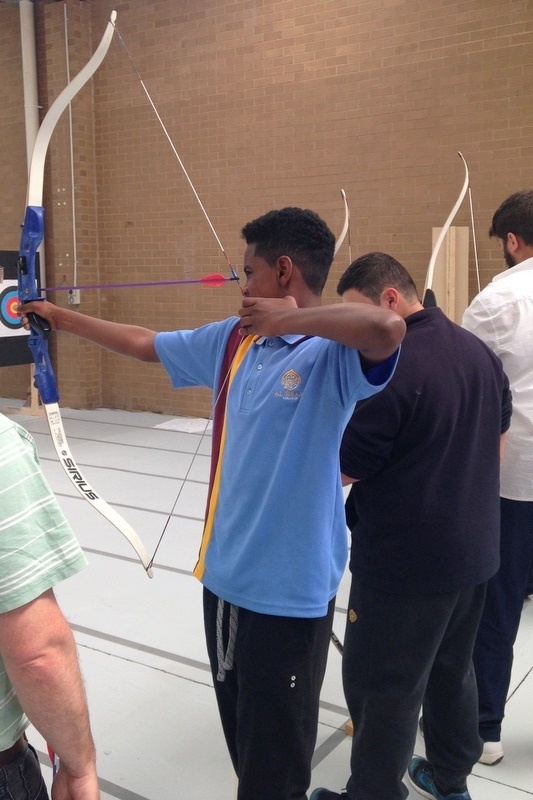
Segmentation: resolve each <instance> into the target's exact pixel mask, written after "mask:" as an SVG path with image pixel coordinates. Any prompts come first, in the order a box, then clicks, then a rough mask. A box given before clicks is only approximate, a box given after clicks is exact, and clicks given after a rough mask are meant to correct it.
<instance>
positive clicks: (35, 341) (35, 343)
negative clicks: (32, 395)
mask: <svg viewBox="0 0 533 800" xmlns="http://www.w3.org/2000/svg"><path fill="white" fill-rule="evenodd" d="M28 346H29V348H30V350H31V352H32V355H33V360H34V361H35V372H34V374H33V384H34V386H35V388H36V389H37V390H38V392H39V395H40V397H41V400H42V402H43V403H44V404H45V405H48V404H49V403H57V402H58V401H59V393H58V391H57V385H56V379H55V375H54V370H53V368H52V362H51V361H50V356H49V355H48V347H47V344H46V340H45V339H42V338H41V337H40V336H29V337H28Z"/></svg>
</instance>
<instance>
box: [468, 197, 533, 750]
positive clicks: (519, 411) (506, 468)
mask: <svg viewBox="0 0 533 800" xmlns="http://www.w3.org/2000/svg"><path fill="white" fill-rule="evenodd" d="M489 236H492V237H496V238H497V239H498V241H499V243H500V245H501V247H502V250H503V255H504V258H505V262H506V264H507V267H508V269H507V270H506V271H505V272H501V273H500V274H499V275H497V276H496V277H495V278H494V279H493V281H492V282H491V283H490V284H489V285H488V286H487V287H486V288H485V289H483V291H482V292H480V294H478V295H477V297H475V298H474V300H473V301H472V303H471V304H470V307H469V308H467V310H466V311H465V314H464V317H463V326H464V327H465V328H467V329H468V330H469V331H471V332H472V333H475V334H476V335H477V336H479V338H480V339H482V340H483V341H484V342H485V343H486V344H487V345H488V346H489V347H490V348H491V349H492V350H493V351H494V353H496V355H497V356H499V358H500V359H501V361H502V363H503V368H504V370H505V372H506V373H507V376H508V378H509V382H510V385H511V390H512V393H513V416H512V418H511V427H510V429H509V433H508V437H507V443H506V446H505V453H504V456H503V461H502V468H501V484H500V496H501V501H500V502H501V545H500V558H501V563H500V569H499V571H498V573H497V574H496V575H495V576H494V577H493V578H492V579H491V580H490V581H489V583H488V591H487V599H486V603H485V609H484V612H483V616H482V619H481V624H480V627H479V632H478V636H477V641H476V646H475V650H474V665H475V669H476V678H477V682H478V691H479V725H480V728H479V733H480V736H481V738H482V739H483V741H484V742H485V746H484V748H483V754H482V756H481V758H480V762H481V763H483V764H498V763H499V762H500V761H501V760H502V758H503V747H502V743H501V724H502V720H503V717H504V712H505V701H506V698H507V693H508V690H509V684H510V680H511V667H512V663H513V645H514V641H515V639H516V634H517V632H518V627H519V624H520V615H521V611H522V606H523V602H524V597H525V596H526V594H527V587H528V578H529V574H530V570H531V567H532V565H533V190H531V189H529V190H526V191H521V192H517V193H515V194H513V195H511V196H510V197H508V198H507V200H505V201H504V202H503V203H502V204H501V206H500V207H499V208H498V210H497V211H496V212H495V214H494V216H493V218H492V225H491V228H490V231H489Z"/></svg>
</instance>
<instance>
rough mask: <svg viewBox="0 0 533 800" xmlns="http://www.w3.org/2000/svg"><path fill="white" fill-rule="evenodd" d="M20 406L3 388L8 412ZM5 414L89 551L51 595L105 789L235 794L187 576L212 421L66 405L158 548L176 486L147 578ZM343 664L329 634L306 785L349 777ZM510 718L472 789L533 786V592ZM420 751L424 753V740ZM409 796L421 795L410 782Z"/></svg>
mask: <svg viewBox="0 0 533 800" xmlns="http://www.w3.org/2000/svg"><path fill="white" fill-rule="evenodd" d="M19 405H20V403H18V402H17V401H11V400H8V399H4V400H0V408H2V409H4V413H5V408H6V407H11V408H13V407H16V406H19ZM9 416H12V417H13V419H15V420H17V421H18V422H19V423H20V424H22V425H24V426H25V427H26V428H27V429H28V430H30V431H31V432H32V434H33V436H34V438H35V440H36V443H37V447H38V450H39V453H40V456H41V462H42V466H43V469H44V472H45V474H46V476H47V478H48V480H49V482H50V484H51V486H52V488H53V490H54V491H55V492H56V494H57V496H58V498H59V500H60V503H61V505H62V507H63V509H64V511H65V513H66V515H67V517H68V519H69V520H70V522H71V524H72V527H73V528H74V531H75V533H76V535H77V536H78V538H79V540H80V542H81V544H82V546H83V548H84V550H85V552H86V554H87V558H88V560H89V562H90V564H89V567H88V568H87V569H86V570H84V571H83V572H82V573H81V574H80V575H78V576H75V577H73V578H71V579H70V580H68V581H66V582H65V583H64V584H62V585H61V586H60V587H59V588H58V590H57V595H58V598H59V601H60V604H61V606H62V608H63V610H64V611H65V613H66V615H67V617H68V619H69V620H70V622H71V624H72V627H73V629H74V631H75V636H76V640H77V642H78V646H79V653H80V660H81V664H82V669H83V673H84V676H85V681H86V686H87V694H88V698H89V705H90V710H91V718H92V726H93V732H94V736H95V740H96V745H97V749H98V770H99V775H100V779H101V788H102V796H103V798H104V800H108V799H110V798H121V800H180V799H181V798H183V799H184V800H185V798H193V797H194V798H213V800H232V799H233V798H234V797H235V779H234V776H233V771H232V767H231V764H230V761H229V758H228V756H227V753H226V748H225V744H224V741H223V737H222V733H221V728H220V723H219V719H218V714H217V710H216V706H215V699H214V695H213V691H212V683H211V677H210V673H209V669H208V665H207V655H206V650H205V645H204V638H203V625H202V614H201V587H200V584H199V583H198V582H197V581H196V580H195V579H194V578H193V577H192V575H191V570H192V568H193V566H194V564H195V561H196V555H197V551H198V546H199V542H200V535H201V530H202V518H203V511H204V504H205V497H206V490H207V478H208V470H209V452H210V436H209V434H208V435H206V436H203V437H202V436H201V435H200V434H197V433H190V432H183V431H179V430H175V429H174V428H175V427H176V421H175V419H174V418H171V417H165V416H162V415H157V414H148V413H130V412H123V411H110V410H105V409H103V410H96V411H74V410H70V409H65V410H64V412H63V418H64V424H65V428H66V432H67V435H68V439H69V442H70V446H71V449H72V452H73V454H74V456H75V458H76V460H77V462H78V464H79V466H80V467H81V468H82V470H83V472H84V474H85V475H86V477H87V478H88V479H89V481H90V483H92V484H93V486H94V488H95V489H96V490H97V491H99V492H100V493H101V494H102V495H103V497H104V498H105V499H106V500H107V501H108V502H110V503H112V504H113V506H115V507H116V508H117V510H118V511H119V512H120V513H121V514H123V515H124V516H125V517H126V518H127V519H128V521H129V522H131V524H132V525H133V527H134V528H135V530H136V531H137V532H138V533H139V534H140V536H141V538H142V539H143V541H144V543H145V545H146V549H147V550H148V552H149V553H150V554H151V553H152V552H153V551H154V549H155V546H156V544H157V541H158V538H159V536H160V533H161V531H162V529H163V527H164V525H165V523H166V522H167V519H168V515H169V514H170V512H171V509H172V507H173V504H174V501H175V499H176V497H177V495H178V493H179V492H180V494H179V500H178V502H177V504H176V507H175V508H174V510H173V512H172V516H171V518H170V521H169V524H168V527H167V530H166V534H165V537H164V539H163V542H162V544H161V547H160V548H159V551H158V554H157V557H156V560H155V569H154V579H153V580H151V581H150V580H149V579H148V578H147V576H146V575H145V573H144V571H143V569H142V567H141V565H140V563H139V562H138V561H137V560H136V557H135V553H134V552H133V550H132V549H131V547H130V545H129V544H128V543H127V542H126V540H125V539H123V538H122V536H121V535H120V534H119V533H118V532H117V531H116V530H115V529H114V528H113V527H112V526H110V525H109V523H107V522H106V521H105V520H104V519H103V517H101V516H100V515H99V514H98V513H97V512H96V511H94V510H93V509H91V508H90V507H89V504H88V503H86V502H84V501H83V500H82V499H81V497H79V495H77V494H76V493H75V490H74V489H73V487H72V486H71V484H70V483H69V481H68V480H67V478H66V476H65V474H64V473H63V471H62V469H61V467H60V466H59V464H58V462H57V458H56V455H55V452H54V450H53V447H52V443H51V440H50V436H49V434H48V429H47V425H46V422H45V420H44V418H40V417H32V416H27V415H23V414H21V413H11V412H10V413H9ZM161 425H163V426H165V425H168V426H170V429H167V428H166V427H161ZM196 451H198V453H197V455H195V453H196ZM180 490H181V491H180ZM348 584H349V581H348V576H347V575H345V577H344V580H343V582H342V585H341V588H340V591H339V595H338V599H337V604H338V605H337V611H336V618H335V631H336V632H337V634H338V635H339V637H340V638H341V639H342V637H343V633H344V619H345V614H346V603H347V597H348ZM340 666H341V658H340V655H339V653H338V652H337V651H336V650H335V649H334V648H333V647H332V648H331V653H330V658H329V664H328V670H327V675H326V680H325V683H324V688H323V692H322V702H321V713H320V725H319V733H318V741H317V748H316V752H315V757H314V769H313V781H312V787H315V786H327V787H328V788H331V789H334V790H336V791H340V790H341V789H342V787H343V786H344V781H345V780H346V777H347V769H348V763H349V752H350V738H349V737H347V736H346V735H345V733H344V723H345V722H346V720H347V718H348V712H347V710H346V705H345V702H344V698H343V694H342V688H341V680H340ZM504 724H505V728H504V746H505V758H504V760H503V761H502V762H501V763H500V764H499V765H497V766H495V767H484V766H481V765H479V766H477V767H476V768H475V770H474V774H473V775H472V776H471V778H470V781H469V788H470V793H471V795H472V798H473V800H526V798H527V797H533V601H529V602H526V604H525V607H524V613H523V617H522V624H521V628H520V633H519V639H518V642H517V646H516V653H515V664H514V672H513V681H512V687H511V693H510V697H509V700H508V706H507V715H506V719H505V723H504ZM31 739H32V741H33V742H34V744H35V745H36V747H37V749H38V750H39V752H40V753H41V754H42V761H43V763H44V764H46V766H45V768H44V769H45V773H46V775H47V776H48V777H49V776H50V769H49V767H48V766H47V757H46V756H45V745H44V742H43V741H42V739H41V738H40V736H39V735H38V734H37V733H36V732H35V731H33V732H31ZM417 752H418V753H419V754H423V753H424V748H423V741H421V740H420V741H417ZM409 798H413V799H414V798H420V795H418V794H416V793H415V792H414V791H413V790H411V793H410V794H409Z"/></svg>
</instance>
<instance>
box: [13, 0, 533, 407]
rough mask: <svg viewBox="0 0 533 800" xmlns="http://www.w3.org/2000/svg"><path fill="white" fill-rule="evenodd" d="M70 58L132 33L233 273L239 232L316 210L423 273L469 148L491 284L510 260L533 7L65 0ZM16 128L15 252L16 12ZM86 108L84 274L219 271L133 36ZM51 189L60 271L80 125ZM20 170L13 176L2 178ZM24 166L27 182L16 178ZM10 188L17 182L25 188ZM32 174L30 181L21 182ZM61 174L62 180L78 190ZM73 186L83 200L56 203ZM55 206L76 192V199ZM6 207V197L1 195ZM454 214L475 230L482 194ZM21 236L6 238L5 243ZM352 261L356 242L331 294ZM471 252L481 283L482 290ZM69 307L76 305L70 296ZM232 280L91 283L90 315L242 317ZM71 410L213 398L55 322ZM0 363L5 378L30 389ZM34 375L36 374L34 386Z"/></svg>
mask: <svg viewBox="0 0 533 800" xmlns="http://www.w3.org/2000/svg"><path fill="white" fill-rule="evenodd" d="M63 5H64V4H63V3H55V2H54V3H47V2H42V1H41V2H37V19H38V30H39V36H38V45H39V58H40V61H39V64H40V70H41V84H42V85H41V87H40V89H41V98H42V99H41V102H42V104H43V106H45V107H46V106H47V105H48V104H49V102H50V101H51V99H53V97H54V96H55V94H57V92H58V91H59V90H60V88H61V86H62V85H63V83H64V80H65V77H64V74H65V45H64V21H63V13H64V12H63ZM66 6H67V10H68V16H69V53H70V58H71V70H72V72H73V73H74V72H75V71H76V70H75V66H76V67H77V66H79V65H80V64H82V63H83V61H84V60H85V59H86V58H87V55H88V52H89V50H90V48H91V47H94V46H95V45H96V43H97V41H98V40H99V38H100V36H101V34H102V32H103V29H104V27H105V22H106V18H107V15H108V14H109V12H110V10H111V9H112V8H113V7H114V8H116V10H117V11H118V26H119V28H120V31H121V33H122V34H123V36H124V39H125V41H126V44H127V47H128V49H129V51H130V53H131V54H132V56H133V58H134V60H135V62H136V65H137V67H138V69H139V71H140V73H141V76H142V78H143V80H144V82H145V84H146V86H147V88H148V90H149V91H150V93H151V94H152V97H153V100H154V102H155V103H156V105H157V108H158V111H159V113H160V114H161V117H162V118H163V120H164V122H165V124H166V126H167V128H168V131H169V133H170V135H171V136H172V138H173V139H174V142H175V145H176V147H177V149H178V152H179V153H180V155H181V157H182V159H183V161H184V163H185V165H186V167H187V169H188V171H189V174H190V176H191V178H192V180H193V182H194V184H195V186H196V188H197V190H198V193H199V195H200V197H201V199H202V201H203V203H204V205H205V207H206V209H207V210H208V213H209V214H210V216H211V219H212V221H213V224H214V226H215V228H216V230H217V232H218V234H219V236H220V239H221V241H222V243H223V245H224V247H225V249H226V251H227V253H228V255H229V257H230V258H231V260H232V262H233V264H234V265H235V266H236V267H237V268H238V267H239V266H240V261H241V257H242V249H243V248H242V242H241V240H240V238H239V231H240V228H241V227H242V225H243V224H244V223H245V222H246V221H248V220H249V219H252V218H254V217H255V216H257V215H259V214H261V213H263V212H264V211H267V210H269V209H270V208H273V207H281V206H284V205H301V206H307V207H311V208H313V209H315V210H317V211H318V212H319V213H320V214H321V215H322V216H323V217H324V218H325V219H326V220H327V222H328V223H329V224H330V225H331V227H332V229H333V230H334V231H336V232H337V231H340V229H341V227H342V223H343V207H342V202H341V198H340V189H341V188H344V189H345V190H346V192H347V195H348V199H349V203H350V208H351V218H352V225H351V250H352V257H353V258H355V257H356V256H357V255H360V254H361V253H363V252H368V251H369V250H375V249H379V250H385V251H388V252H390V253H392V254H393V255H394V256H395V257H397V258H398V259H399V260H400V261H402V262H403V263H404V264H405V266H406V267H407V268H408V269H410V270H411V272H412V273H413V275H414V277H415V279H416V280H417V283H418V285H419V287H420V288H421V287H422V285H423V281H424V276H425V271H426V268H427V264H428V260H429V256H430V251H431V229H432V227H433V226H438V225H442V224H443V222H444V220H445V218H446V216H447V214H448V212H449V210H450V209H451V207H452V205H453V203H454V201H455V198H456V197H457V195H458V193H459V190H460V188H461V185H462V182H463V171H462V166H461V162H460V160H459V158H458V157H457V151H458V150H461V151H462V152H463V153H464V155H465V157H466V158H467V160H468V163H469V166H470V172H471V178H472V191H473V199H474V210H475V216H476V227H477V233H478V250H479V256H480V266H481V285H482V286H484V285H485V284H486V283H487V282H488V281H489V280H490V278H491V277H492V276H493V275H494V274H495V273H496V272H498V271H500V270H501V269H502V262H501V256H500V253H499V250H498V247H497V244H496V243H494V242H491V241H490V240H489V239H488V237H487V235H486V232H487V229H488V227H489V224H490V218H491V216H492V213H493V211H494V209H495V208H496V207H497V205H498V204H499V203H500V202H501V200H502V199H503V198H504V197H506V196H507V195H508V194H510V193H511V192H513V191H515V190H517V189H520V188H525V187H528V186H531V185H533V104H532V102H531V99H532V94H533V65H532V61H533V47H532V45H533V31H532V28H533V20H532V18H531V13H530V4H529V3H528V2H527V0H510V2H507V3H501V1H500V0H465V1H464V2H460V1H459V0H438V2H437V1H436V0H424V2H422V1H421V0H404V1H403V2H402V1H400V0H380V2H378V1H377V0H359V2H357V3H354V2H353V1H348V0H322V1H320V0H317V1H316V2H313V1H312V0H278V2H271V1H270V0H269V2H266V0H254V1H253V2H252V0H233V1H232V2H224V3H222V2H216V0H209V1H208V0H157V2H156V1H154V2H150V3H146V2H145V0H115V2H113V0H93V2H91V3H90V4H89V3H80V2H78V1H77V0H67V3H66ZM0 30H1V33H0V85H1V86H2V90H1V91H2V93H3V92H4V90H5V86H4V73H6V75H7V77H8V79H9V81H10V88H9V91H7V90H6V91H7V95H8V96H9V98H10V109H9V115H7V116H8V118H7V119H4V120H2V121H0V130H1V132H2V141H5V142H6V151H7V152H8V153H9V154H10V157H9V159H8V161H9V163H6V164H4V160H2V167H1V173H0V174H1V176H2V180H1V182H0V192H1V196H2V198H3V201H4V202H3V207H4V208H5V209H6V213H5V214H4V215H3V219H2V220H0V234H1V236H0V246H2V247H9V248H13V249H16V247H18V243H17V242H16V239H17V235H16V227H17V224H18V221H19V218H20V211H19V208H18V207H17V209H16V213H13V212H12V210H11V208H10V207H11V205H13V206H19V205H20V203H21V202H22V203H23V195H24V190H23V188H21V187H20V184H21V183H23V182H24V180H25V179H24V178H23V176H24V170H25V167H24V164H23V157H24V154H23V149H22V147H21V142H20V138H21V136H20V129H19V128H17V127H16V126H15V124H14V123H13V119H15V118H17V117H18V118H19V119H20V115H21V110H20V104H19V103H18V102H17V101H19V100H20V98H19V97H18V93H19V86H20V76H18V75H17V55H18V48H17V47H16V38H17V36H18V10H15V9H14V8H13V6H11V5H9V4H0ZM83 92H84V93H83V94H82V95H81V97H80V98H79V99H77V100H76V103H75V104H74V107H73V128H74V153H75V178H76V180H75V182H76V211H77V242H78V253H79V257H78V280H79V282H82V283H95V282H102V283H112V282H123V281H126V280H127V281H145V280H170V279H176V278H189V277H197V276H201V275H203V274H206V273H209V272H214V271H224V270H225V261H224V258H223V256H222V255H221V252H220V250H219V247H218V244H217V242H216V241H215V239H214V237H213V234H212V233H211V231H210V229H209V226H208V224H207V222H206V221H205V219H204V217H203V215H202V212H201V210H200V208H199V207H198V204H197V203H196V200H195V199H194V197H193V195H192V192H191V189H190V187H189V186H188V184H187V182H186V180H185V178H184V176H183V174H182V172H181V169H180V167H179V164H178V163H177V161H176V159H175V157H174V155H173V153H172V151H171V148H170V146H169V144H168V142H167V140H166V138H165V136H164V134H163V132H162V130H161V128H160V126H159V124H158V122H157V120H156V119H155V116H154V113H153V111H152V109H151V108H150V106H149V103H148V101H147V99H146V96H145V95H144V93H143V91H142V88H141V87H140V84H139V80H138V78H137V76H136V75H135V73H134V70H133V68H132V66H131V64H130V62H129V59H128V56H127V53H126V52H125V50H124V48H123V47H122V46H121V44H120V42H119V41H118V39H117V40H116V41H114V42H113V44H112V46H111V49H110V52H109V54H108V56H107V57H106V60H105V61H104V63H103V65H102V67H101V68H100V70H99V71H98V73H97V74H96V76H95V78H94V79H93V82H92V84H91V86H90V87H86V88H85V89H84V90H83ZM53 147H54V148H55V149H53V150H52V154H51V160H50V169H49V171H48V176H49V178H48V184H47V193H46V203H47V212H48V220H49V225H50V226H52V227H51V228H49V231H52V232H53V241H52V237H51V236H50V233H49V241H48V244H47V263H48V270H49V282H50V280H51V279H52V278H53V280H54V281H55V282H56V285H57V283H60V282H61V280H62V277H63V275H66V276H67V281H68V280H70V277H71V273H72V263H69V259H68V258H67V256H66V254H67V253H69V252H71V242H72V230H71V229H69V213H70V209H69V205H68V203H69V200H68V191H67V190H68V188H69V185H70V157H69V154H68V147H69V145H68V125H67V124H66V123H63V126H62V128H61V129H59V130H58V131H57V133H56V135H55V137H54V142H53ZM6 176H7V180H6ZM16 176H18V179H17V177H16ZM7 184H10V185H9V186H8V185H7ZM13 185H15V188H13ZM63 188H65V193H63ZM58 196H59V197H60V198H65V202H66V205H63V206H61V205H59V204H58ZM59 202H60V201H59ZM6 206H7V208H6ZM455 224H457V225H469V224H470V220H469V211H468V202H466V201H465V203H464V205H463V207H462V209H461V211H460V212H459V214H458V216H457V218H456V221H455ZM5 242H8V244H5ZM347 264H348V246H347V244H345V245H344V247H343V248H342V249H341V251H340V253H339V256H338V258H337V261H336V263H335V264H334V267H333V270H332V274H331V278H330V280H329V282H328V287H327V291H326V300H327V301H333V300H335V298H336V295H335V286H336V282H337V280H338V278H339V276H340V274H341V272H342V271H343V269H344V268H345V266H347ZM475 285H476V284H475V275H474V265H473V252H471V259H470V287H471V294H474V293H475ZM58 302H60V303H61V302H64V298H62V297H59V294H58ZM238 305H239V292H238V289H237V287H236V286H235V285H234V284H227V285H226V286H224V287H223V288H221V289H203V288H200V287H198V286H195V285H192V286H189V287H175V288H173V287H163V288H153V289H143V290H140V289H136V290H130V291H122V290H106V291H101V292H99V293H89V292H83V293H82V305H81V307H80V310H82V311H85V312H87V313H90V314H97V315H100V316H103V317H106V318H109V319H115V320H118V321H127V322H132V323H134V324H139V325H145V326H148V327H153V328H155V329H171V328H173V327H186V326H196V325H198V324H201V323H203V322H207V321H209V320H210V319H213V318H222V317H224V316H225V315H227V314H228V313H232V312H234V311H235V310H236V308H237V307H238ZM57 340H58V354H57V363H58V373H59V384H60V389H61V393H62V402H63V403H64V404H67V405H89V406H92V405H97V404H101V405H106V406H114V407H121V408H135V409H138V408H147V409H152V410H160V411H164V412H166V413H187V414H188V413H191V414H199V413H204V414H206V413H208V401H207V397H208V395H207V394H206V392H205V391H204V390H201V391H191V390H187V391H180V392H174V391H172V390H171V389H170V388H169V385H168V379H167V378H166V376H165V375H164V373H163V371H162V369H161V367H160V366H159V365H152V364H150V365H143V364H139V363H137V362H133V361H128V360H127V359H124V358H119V357H116V356H114V355H113V354H110V353H103V352H101V351H98V350H97V349H96V348H93V347H92V346H90V345H86V344H81V343H79V342H77V341H75V340H72V339H70V340H69V339H68V337H66V336H62V335H60V336H58V337H57ZM18 370H20V368H17V369H16V370H15V369H11V370H5V371H4V372H5V373H6V376H7V373H8V372H9V377H6V376H4V375H3V374H1V375H0V381H2V383H3V388H2V383H0V392H1V393H3V394H9V391H8V388H6V381H8V382H9V383H8V386H12V385H15V379H14V378H12V377H11V375H12V374H15V373H17V371H18ZM20 388H21V387H20Z"/></svg>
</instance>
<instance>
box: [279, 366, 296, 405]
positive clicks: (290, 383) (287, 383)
mask: <svg viewBox="0 0 533 800" xmlns="http://www.w3.org/2000/svg"><path fill="white" fill-rule="evenodd" d="M301 382H302V379H301V377H300V376H299V375H298V373H297V372H295V371H294V370H293V369H289V370H287V372H284V373H283V375H282V376H281V379H280V383H281V385H282V386H283V389H284V390H285V391H283V392H276V397H283V399H284V400H298V399H299V398H300V397H301V396H302V393H301V392H297V391H296V390H297V389H298V387H299V385H300V384H301Z"/></svg>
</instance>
